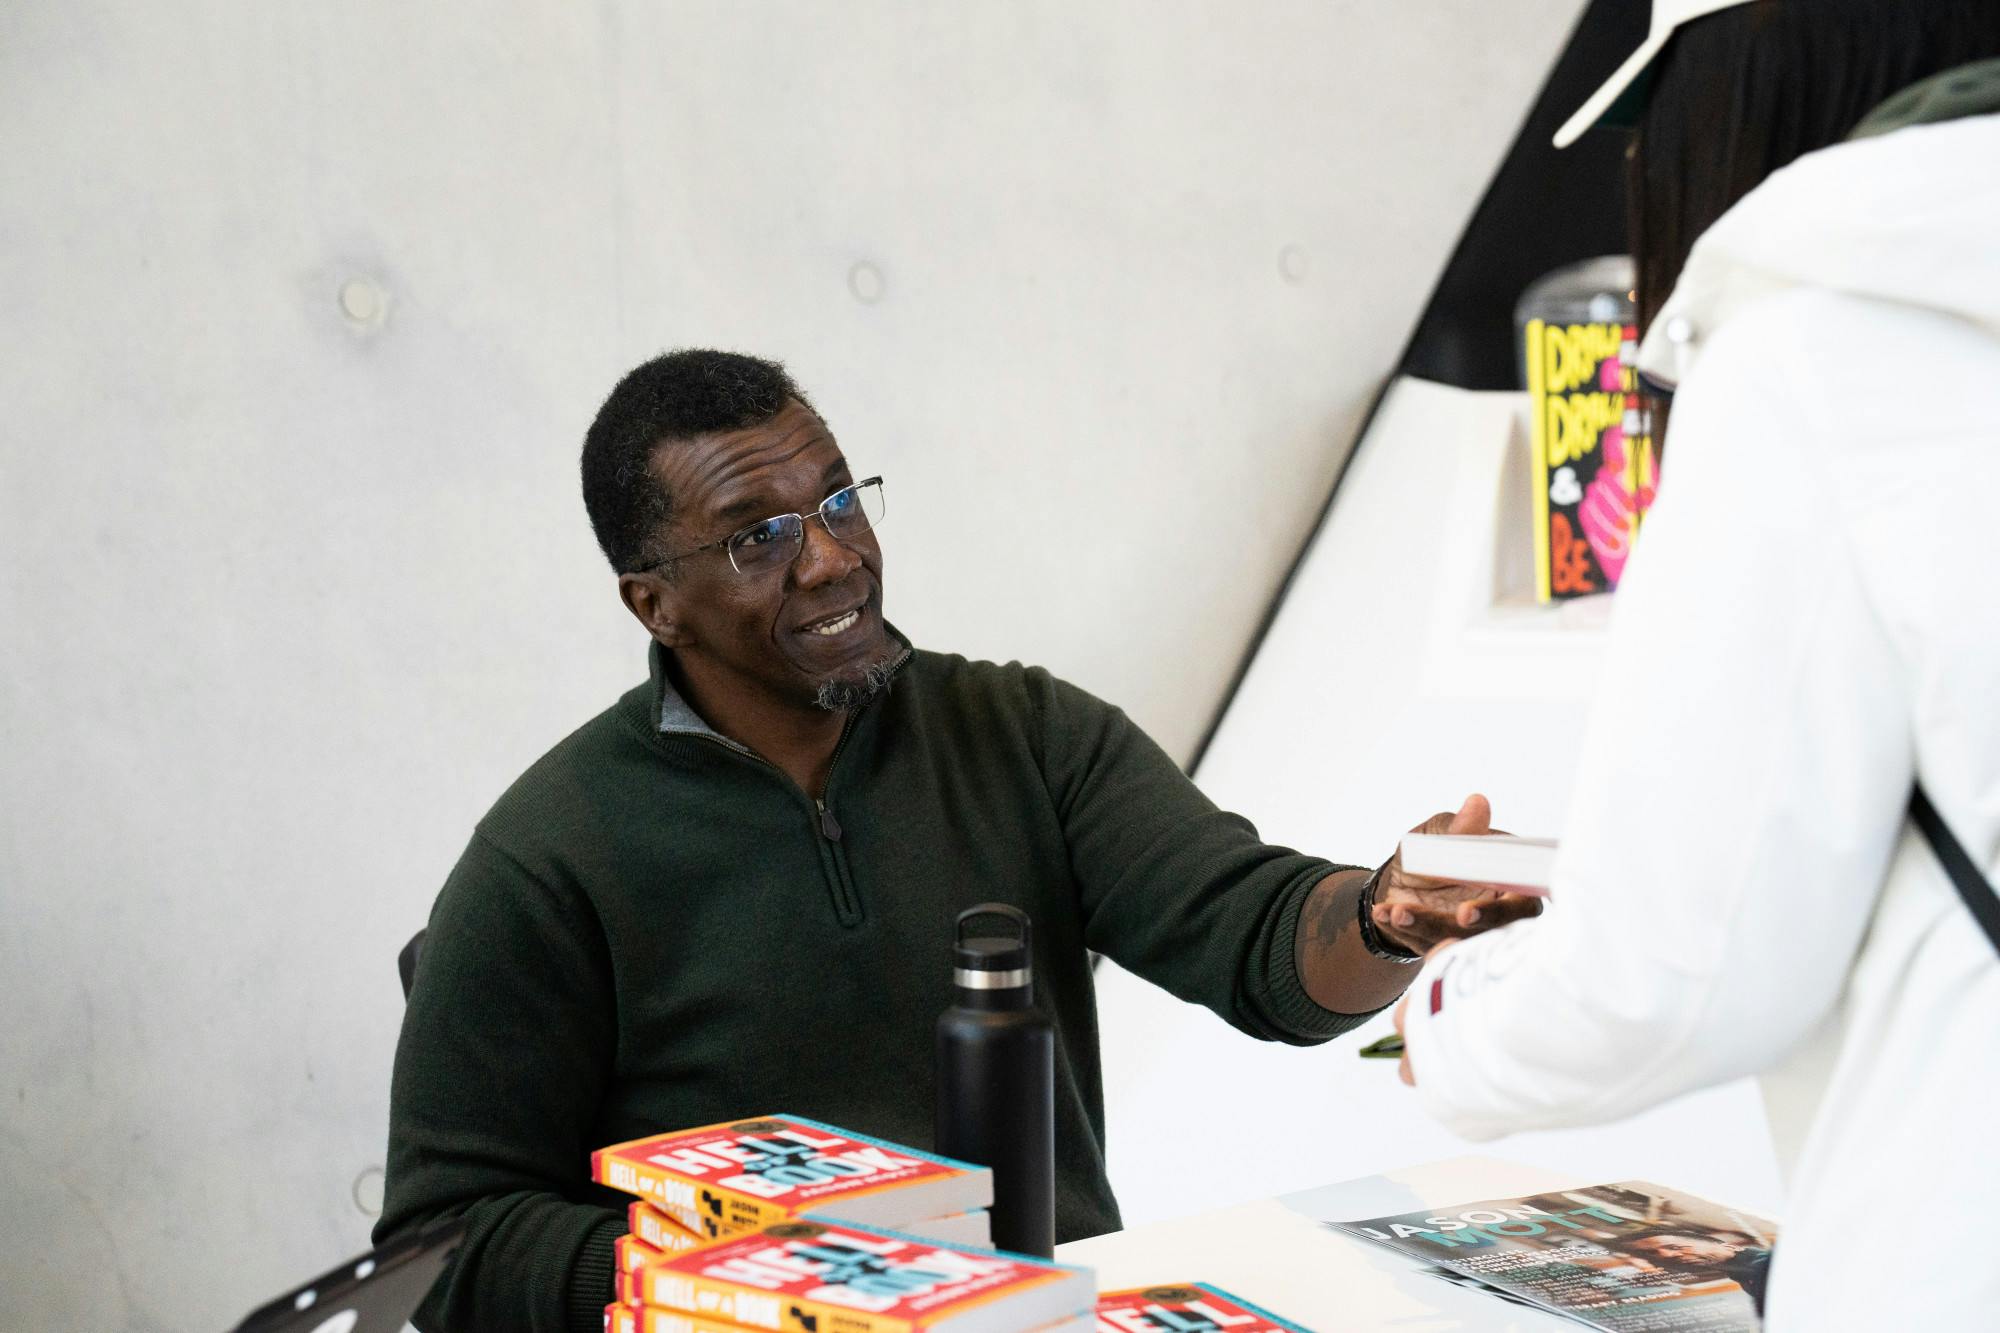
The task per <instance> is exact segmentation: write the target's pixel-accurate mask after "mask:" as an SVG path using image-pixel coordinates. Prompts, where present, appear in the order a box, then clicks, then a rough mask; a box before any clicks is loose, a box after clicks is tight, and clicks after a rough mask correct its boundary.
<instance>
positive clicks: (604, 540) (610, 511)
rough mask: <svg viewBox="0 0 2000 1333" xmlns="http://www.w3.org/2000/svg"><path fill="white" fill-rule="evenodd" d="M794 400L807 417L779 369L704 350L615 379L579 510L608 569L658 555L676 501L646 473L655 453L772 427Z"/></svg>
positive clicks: (590, 439) (593, 440)
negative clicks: (760, 425) (583, 511)
mask: <svg viewBox="0 0 2000 1333" xmlns="http://www.w3.org/2000/svg"><path fill="white" fill-rule="evenodd" d="M793 399H796V400H798V402H799V403H800V404H802V405H803V406H804V407H805V408H806V409H807V410H808V411H812V410H814V409H813V405H812V403H811V402H809V401H808V400H807V398H806V396H805V394H803V393H801V392H800V391H799V386H798V385H797V384H795V383H793V382H792V377H791V376H790V375H789V374H788V373H786V371H785V368H784V366H783V365H781V364H780V363H778V362H776V361H767V360H765V359H764V358H763V357H758V356H748V355H746V354H744V353H742V352H718V351H714V350H711V349H709V348H705V347H684V348H681V349H679V350H678V351H673V352H668V353H666V354H665V355H664V356H656V357H654V358H653V359H652V360H651V361H648V362H646V363H645V364H644V365H642V366H640V367H638V368H637V369H635V370H633V371H632V372H630V373H629V374H627V375H626V376H625V378H623V379H621V380H619V381H618V387H617V388H615V389H613V390H612V391H611V396H610V397H608V398H606V399H605V400H604V406H602V407H600V408H598V409H597V418H596V420H594V421H592V422H591V423H590V430H589V431H588V432H586V433H585V435H584V437H583V507H584V508H585V509H587V510H588V511H589V512H590V526H591V528H592V529H593V530H594V531H595V532H596V533H597V544H598V545H599V546H600V547H602V548H603V550H604V558H605V559H607V560H609V561H610V562H611V568H612V569H613V570H615V571H617V572H618V573H620V574H626V573H631V572H633V571H635V570H639V569H643V568H645V566H646V565H647V563H648V560H649V558H651V559H655V560H656V559H658V558H659V555H660V553H659V552H658V551H656V550H655V549H654V543H656V542H657V541H658V540H659V537H660V535H661V533H663V532H664V531H665V530H666V526H667V524H668V522H669V521H670V520H671V519H672V518H673V515H674V502H673V497H672V496H671V495H669V494H667V491H666V488H665V487H663V486H662V485H661V484H660V481H659V478H658V476H657V475H656V474H655V473H654V471H653V468H652V459H653V451H654V450H655V449H657V448H659V446H660V445H662V444H666V443H669V442H671V441H675V440H692V439H695V438H696V437H698V436H702V435H713V434H715V433H716V432H718V431H728V430H741V429H742V428H743V427H745V426H754V425H756V424H758V423H759V422H763V421H769V420H770V419H771V418H772V417H775V416H777V415H778V413H780V412H782V411H784V410H785V404H786V403H788V402H790V401H792V400H793Z"/></svg>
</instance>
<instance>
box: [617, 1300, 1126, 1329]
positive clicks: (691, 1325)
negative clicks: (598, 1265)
mask: <svg viewBox="0 0 2000 1333" xmlns="http://www.w3.org/2000/svg"><path fill="white" fill-rule="evenodd" d="M604 1327H605V1328H606V1329H607V1330H609V1333H747V1330H745V1329H744V1327H743V1326H742V1325H741V1324H729V1323H724V1322H722V1321H720V1320H716V1319H704V1318H702V1317H701V1316H700V1315H693V1314H682V1313H681V1312H680V1311H679V1310H661V1309H658V1308H656V1307H654V1306H650V1305H626V1304H612V1305H607V1306H605V1307H604ZM1096 1328H1097V1324H1096V1323H1095V1321H1094V1320H1093V1318H1092V1316H1090V1315H1087V1314H1080V1315H1073V1316H1071V1317H1070V1318H1068V1319H1063V1320H1059V1321H1057V1322H1056V1323H1053V1324H1044V1325H1042V1326H1041V1327H1040V1328H1036V1329H1029V1330H1026V1333H1095V1330H1096Z"/></svg>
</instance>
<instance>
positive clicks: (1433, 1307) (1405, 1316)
mask: <svg viewBox="0 0 2000 1333" xmlns="http://www.w3.org/2000/svg"><path fill="white" fill-rule="evenodd" d="M1599 1183H1602V1182H1599V1181H1589V1180H1579V1179H1576V1178H1575V1177H1572V1176H1564V1175H1560V1174H1557V1173H1555V1172H1551V1171H1547V1170H1544V1169H1542V1168H1539V1167H1529V1166H1520V1165H1518V1164H1516V1163H1513V1162H1504V1161H1499V1160H1497V1159H1495V1158H1490V1157H1456V1158H1452V1159H1450V1160H1448V1161H1442V1162H1430V1163H1426V1164H1425V1165H1422V1166H1413V1167H1408V1168H1405V1169H1403V1170H1400V1171H1391V1172H1387V1173H1385V1174H1383V1175H1379V1176H1367V1177H1364V1178H1362V1179H1360V1180H1350V1181H1344V1182H1342V1183H1340V1184H1336V1185H1323V1186H1321V1187H1319V1188H1318V1189H1310V1190H1301V1191H1299V1192H1298V1193H1295V1194H1286V1195H1282V1196H1280V1197H1278V1198H1275V1199H1260V1200H1258V1201H1257V1202H1255V1203H1245V1204H1238V1205H1237V1206H1235V1207H1233V1208H1223V1209H1219V1210H1217V1211H1215V1212H1209V1213H1200V1214H1196V1215H1195V1216H1192V1217H1182V1218H1176V1219H1174V1220H1172V1221H1168V1222H1156V1223H1154V1224H1152V1225H1150V1226H1142V1227H1134V1228H1133V1229H1132V1230H1130V1231H1117V1232H1113V1233H1112V1234H1110V1235H1108V1236H1094V1237H1092V1238H1091V1239H1089V1240H1079V1241H1072V1242H1070V1243H1069V1244H1067V1245H1061V1246H1058V1247H1057V1248H1056V1258H1057V1260H1059V1261H1060V1262H1063V1263H1072V1264H1084V1265H1087V1266H1089V1267H1091V1268H1095V1269H1096V1270H1097V1285H1098V1288H1099V1289H1100V1290H1103V1291H1117V1290H1121V1289H1123V1288H1127V1287H1144V1286H1155V1285H1159V1284H1162V1283H1177V1282H1208V1283H1212V1284H1213V1285H1215V1286H1218V1287H1221V1288H1222V1289H1223V1290H1225V1291H1228V1292H1231V1293H1233V1294H1234V1295H1237V1296H1241V1297H1243V1298H1244V1299H1245V1300H1248V1301H1250V1302H1252V1303H1253V1304H1256V1305H1261V1306H1263V1307H1264V1308H1265V1309H1267V1310H1269V1311H1271V1312H1272V1313H1273V1314H1276V1315H1280V1316H1283V1317H1284V1318H1286V1319H1289V1320H1291V1321H1292V1322H1293V1323H1295V1324H1302V1325H1304V1326H1305V1327H1307V1328H1309V1329H1312V1330H1314V1333H1349V1330H1369V1329H1393V1330H1397V1333H1456V1330H1472V1329H1478V1330H1494V1331H1495V1333H1565V1331H1567V1333H1575V1330H1576V1329H1577V1328H1578V1327H1579V1325H1577V1324H1575V1323H1573V1322H1571V1321H1570V1320H1567V1319H1560V1318H1557V1317H1556V1316H1554V1315H1551V1314H1547V1313H1545V1312H1543V1311H1540V1310H1536V1309H1532V1308H1530V1307H1527V1306H1522V1305H1516V1304H1514V1303H1512V1302H1509V1301H1504V1300H1502V1299H1500V1298H1499V1297H1497V1296H1494V1295H1491V1294H1489V1293H1485V1292H1479V1291H1473V1290H1468V1289H1466V1288H1462V1287H1457V1286H1454V1285H1453V1284H1451V1283H1450V1282H1447V1281H1445V1280H1444V1279H1442V1278H1439V1277H1435V1276H1433V1275H1432V1274H1430V1273H1428V1272H1426V1271H1425V1266H1424V1265H1423V1264H1422V1263H1420V1262H1419V1261H1417V1260H1416V1259H1413V1258H1407V1257H1405V1256H1403V1255H1401V1254H1398V1253H1397V1252H1395V1251H1393V1250H1391V1249H1389V1248H1388V1247H1386V1246H1381V1245H1372V1244H1369V1243H1368V1242H1366V1241H1363V1240H1359V1239H1356V1238H1354V1237H1350V1236H1346V1235H1343V1234H1341V1233H1339V1232H1336V1231H1334V1230H1333V1229H1332V1228H1331V1227H1328V1226H1326V1225H1325V1223H1327V1222H1333V1221H1339V1222H1352V1221H1358V1220H1360V1219H1362V1218H1368V1217H1384V1216H1388V1215H1390V1214H1394V1213H1410V1212H1416V1211H1417V1210H1419V1209H1431V1208H1443V1207H1445V1206H1447V1205H1450V1204H1459V1203H1471V1202H1474V1201H1477V1200H1481V1199H1499V1198H1508V1197H1511V1196H1514V1195H1521V1194H1539V1193H1544V1192H1546V1191H1549V1190H1562V1189H1576V1188H1578V1187H1580V1186H1583V1185H1592V1184H1599Z"/></svg>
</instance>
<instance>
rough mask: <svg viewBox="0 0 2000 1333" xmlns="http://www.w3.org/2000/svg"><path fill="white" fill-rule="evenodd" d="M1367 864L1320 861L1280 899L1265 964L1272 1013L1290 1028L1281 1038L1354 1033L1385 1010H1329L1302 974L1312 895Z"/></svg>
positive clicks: (1310, 1039) (1300, 1040)
mask: <svg viewBox="0 0 2000 1333" xmlns="http://www.w3.org/2000/svg"><path fill="white" fill-rule="evenodd" d="M1366 869H1367V867H1366V866H1343V865H1321V866H1318V867H1316V868H1315V869H1314V870H1313V871H1312V872H1311V873H1309V874H1306V875H1302V876H1300V877H1299V880H1298V882H1297V883H1296V884H1294V885H1292V887H1291V888H1290V889H1288V890H1286V891H1285V893H1284V894H1283V895H1282V896H1280V898H1279V899H1278V904H1277V912H1278V919H1277V921H1276V923H1275V926H1274V929H1273V930H1272V931H1271V948H1270V952H1269V954H1268V955H1267V956H1266V958H1265V963H1264V975H1265V977H1266V983H1265V987H1264V992H1265V994H1264V1003H1265V1004H1266V1005H1267V1006H1268V1007H1269V1012H1270V1016H1271V1018H1272V1019H1273V1020H1275V1021H1276V1022H1277V1024H1278V1025H1279V1026H1280V1027H1281V1028H1283V1029H1284V1034H1283V1036H1282V1037H1281V1040H1286V1041H1290V1042H1291V1043H1293V1044H1294V1045H1300V1046H1303V1045H1308V1044H1312V1043H1317V1042H1322V1041H1325V1040H1327V1039H1328V1038H1330V1037H1338V1036H1339V1035H1340V1034H1341V1033H1343V1032H1351V1031H1353V1030H1354V1029H1355V1028H1358V1027H1360V1026H1361V1025H1362V1024H1363V1023H1365V1022H1367V1021H1368V1020H1369V1019H1371V1018H1373V1017H1374V1016H1375V1015H1376V1014H1379V1013H1381V1012H1382V1010H1381V1009H1371V1010H1370V1011H1369V1012H1367V1013H1365V1014H1341V1013H1335V1012H1334V1011H1333V1010H1331V1009H1323V1008H1321V1007H1320V1004H1319V1002H1318V1001H1317V1000H1315V999H1313V997H1312V996H1310V995H1308V994H1306V987H1305V982H1303V981H1301V980H1300V979H1299V954H1298V937H1299V913H1300V911H1301V910H1303V909H1304V907H1305V905H1306V899H1307V898H1309V897H1311V896H1312V891H1313V890H1314V889H1316V888H1318V887H1319V885H1320V881H1322V880H1324V879H1325V878H1326V877H1327V876H1329V875H1338V874H1341V873H1343V872H1344V871H1349V870H1364V871H1365V870H1366ZM1384 1007H1385V1008H1386V1007H1387V1006H1384Z"/></svg>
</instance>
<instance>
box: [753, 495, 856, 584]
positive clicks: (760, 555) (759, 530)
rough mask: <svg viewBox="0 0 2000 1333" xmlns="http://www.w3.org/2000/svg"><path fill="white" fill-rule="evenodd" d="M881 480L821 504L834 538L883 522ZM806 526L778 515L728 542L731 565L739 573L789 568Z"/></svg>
mask: <svg viewBox="0 0 2000 1333" xmlns="http://www.w3.org/2000/svg"><path fill="white" fill-rule="evenodd" d="M886 507H887V506H886V504H885V502H884V501H883V498H882V482H881V480H880V479H879V478H877V479H875V480H871V481H864V482H861V483H860V484H858V485H855V486H847V487H843V488H842V489H840V490H837V491H835V492H834V493H833V494H832V495H829V496H827V497H826V499H824V500H822V501H821V502H820V506H819V511H818V513H819V517H820V521H821V522H823V523H825V524H826V530H827V531H828V532H830V533H832V534H833V535H834V536H835V537H839V538H847V537H858V536H860V535H861V534H862V533H864V532H866V531H868V529H870V528H872V527H874V526H875V525H876V524H877V523H880V522H881V521H882V515H883V512H884V510H885V509H886ZM805 536H806V533H805V523H804V520H803V519H801V518H800V517H799V515H797V514H779V515H778V516H777V517H775V518H767V519H765V520H764V521H763V522H762V523H755V524H752V525H751V526H749V527H747V528H745V529H743V531H741V532H739V533H737V534H736V535H735V536H733V537H731V538H730V539H729V563H730V564H732V565H734V566H736V569H737V572H738V573H743V574H750V573H754V572H756V571H757V570H760V569H770V568H772V567H774V566H777V565H786V564H790V563H791V562H792V560H793V559H794V558H796V557H797V555H798V553H799V549H800V547H802V546H803V545H804V544H805Z"/></svg>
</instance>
